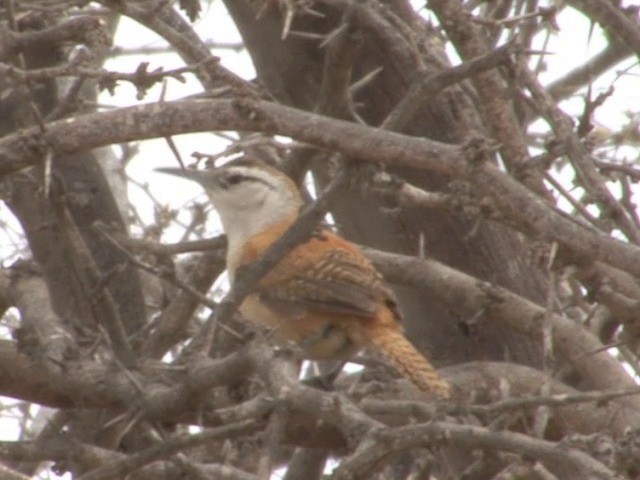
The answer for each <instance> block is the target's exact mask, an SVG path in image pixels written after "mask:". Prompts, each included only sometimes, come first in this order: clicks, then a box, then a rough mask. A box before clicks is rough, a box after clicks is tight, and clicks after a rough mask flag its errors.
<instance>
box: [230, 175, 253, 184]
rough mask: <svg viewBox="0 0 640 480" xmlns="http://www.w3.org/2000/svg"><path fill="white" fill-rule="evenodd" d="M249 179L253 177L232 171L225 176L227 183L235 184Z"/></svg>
mask: <svg viewBox="0 0 640 480" xmlns="http://www.w3.org/2000/svg"><path fill="white" fill-rule="evenodd" d="M250 180H253V179H252V178H251V177H248V176H247V175H241V174H238V173H232V174H231V175H229V176H227V177H225V181H226V183H227V185H237V184H239V183H242V182H247V181H250Z"/></svg>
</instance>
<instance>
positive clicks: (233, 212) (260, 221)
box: [211, 192, 300, 284]
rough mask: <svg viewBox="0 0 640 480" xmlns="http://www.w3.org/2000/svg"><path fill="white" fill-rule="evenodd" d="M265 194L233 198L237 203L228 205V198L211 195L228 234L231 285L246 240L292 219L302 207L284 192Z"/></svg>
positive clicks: (228, 261) (228, 266)
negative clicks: (239, 200)
mask: <svg viewBox="0 0 640 480" xmlns="http://www.w3.org/2000/svg"><path fill="white" fill-rule="evenodd" d="M263 193H265V194H264V195H261V196H254V197H253V198H251V199H249V200H248V201H246V200H245V201H244V202H236V201H233V202H232V203H234V205H229V203H231V202H229V201H228V200H229V199H227V198H215V197H216V196H215V195H211V197H212V201H213V204H214V206H215V207H216V210H217V211H218V215H219V216H220V221H221V223H222V227H223V228H224V231H225V233H226V234H227V242H228V246H227V270H228V274H229V280H230V281H231V283H232V284H233V280H234V276H235V271H236V270H237V268H238V266H239V265H240V263H241V260H242V259H241V256H242V253H243V249H244V246H245V245H246V243H247V241H248V240H249V239H250V238H251V237H253V236H255V235H258V234H260V233H262V232H265V231H267V230H269V228H271V227H274V226H276V225H278V224H281V223H282V222H284V221H285V220H287V219H289V218H291V216H292V215H294V214H297V212H298V210H299V208H300V204H299V201H296V199H294V198H291V197H289V196H288V195H282V192H278V193H277V194H276V193H275V192H263Z"/></svg>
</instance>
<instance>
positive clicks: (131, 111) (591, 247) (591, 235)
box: [0, 100, 640, 275]
mask: <svg viewBox="0 0 640 480" xmlns="http://www.w3.org/2000/svg"><path fill="white" fill-rule="evenodd" d="M203 130H244V131H247V130H258V131H263V132H266V133H271V134H280V135H286V136H290V137H293V138H296V139H298V140H301V141H305V142H309V143H314V144H316V145H319V146H322V147H325V148H330V149H335V150H340V151H341V152H343V153H345V154H346V155H348V156H352V157H354V158H360V159H363V158H364V159H367V160H368V161H371V162H381V163H384V164H387V165H395V166H399V165H404V166H411V167H414V168H422V169H425V170H432V171H434V172H438V173H442V174H447V175H450V176H452V177H458V178H464V179H468V180H469V181H471V182H472V183H473V184H474V185H475V186H476V187H477V188H478V189H479V191H480V192H481V193H482V194H484V195H486V196H487V197H489V198H491V199H492V201H493V202H494V203H495V205H496V207H497V208H498V209H499V210H500V211H501V213H502V214H503V215H505V217H506V218H507V219H508V220H509V222H510V223H513V224H516V225H517V226H518V227H519V228H521V229H522V230H524V231H525V232H526V233H531V232H534V233H536V234H537V235H539V236H541V237H543V238H546V239H548V240H550V241H557V242H559V243H561V244H562V245H563V246H565V247H566V248H567V249H568V250H570V251H571V252H573V253H574V254H575V255H577V256H579V257H583V258H587V259H594V260H601V261H603V262H604V263H608V264H610V265H612V266H615V267H617V268H620V269H621V270H625V271H627V272H629V273H631V274H634V275H640V249H638V248H637V247H635V246H632V245H628V244H626V243H623V242H620V241H618V240H615V239H613V238H610V237H607V236H605V235H602V234H600V233H599V232H596V231H594V230H591V229H589V228H587V227H585V226H583V225H581V224H578V223H576V222H575V221H573V220H572V219H571V218H569V217H568V216H566V215H564V214H562V213H560V212H558V211H556V210H554V209H553V208H552V207H551V206H550V205H549V204H548V203H547V202H545V201H544V200H543V199H542V198H540V197H539V196H537V195H535V194H534V193H532V192H531V191H530V190H528V189H527V188H526V187H524V186H523V185H521V184H520V183H518V182H516V181H515V180H513V179H512V178H511V177H509V176H508V175H506V174H505V173H504V172H502V171H501V170H500V169H499V168H497V167H496V166H495V165H493V164H492V163H490V162H483V161H478V159H477V158H478V152H477V151H474V150H473V149H472V148H466V149H465V148H461V147H456V146H451V145H447V144H444V143H440V142H435V141H431V140H427V139H425V138H416V137H409V136H405V135H399V134H396V133H391V132H385V131H381V130H378V129H374V128H369V127H364V126H361V125H356V124H353V123H349V122H344V121H340V120H336V119H329V118H326V117H322V116H319V115H314V114H311V113H307V112H302V111H300V110H296V109H292V108H288V107H284V106H281V105H276V104H273V103H270V102H265V101H249V100H243V101H232V100H211V101H198V100H193V101H179V102H166V103H162V104H154V105H147V106H139V107H129V108H123V109H119V110H116V111H112V112H104V113H99V114H91V115H84V116H79V117H76V118H75V119H71V120H63V121H58V122H53V123H51V124H48V125H47V128H46V132H45V133H44V134H40V132H39V130H37V129H33V128H32V129H29V130H26V131H24V132H21V133H18V134H13V135H8V136H6V137H4V138H3V139H2V140H0V174H7V173H11V172H14V171H16V170H18V169H21V168H24V167H26V166H28V165H31V164H34V163H37V162H39V161H41V159H42V151H43V147H44V146H45V145H46V146H47V147H48V148H51V149H52V150H53V151H54V152H58V153H74V152H77V151H80V150H85V149H88V148H95V147H98V146H104V145H108V144H111V143H123V142H128V141H132V140H140V139H143V138H153V137H164V136H167V135H175V134H180V133H192V132H197V131H203ZM480 157H482V154H480Z"/></svg>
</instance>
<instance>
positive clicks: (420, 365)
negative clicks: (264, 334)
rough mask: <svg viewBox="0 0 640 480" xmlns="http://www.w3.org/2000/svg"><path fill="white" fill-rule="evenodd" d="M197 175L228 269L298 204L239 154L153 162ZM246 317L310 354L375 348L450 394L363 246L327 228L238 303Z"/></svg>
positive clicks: (281, 181) (260, 249)
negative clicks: (209, 163) (198, 161)
mask: <svg viewBox="0 0 640 480" xmlns="http://www.w3.org/2000/svg"><path fill="white" fill-rule="evenodd" d="M159 171H161V172H163V173H169V174H172V175H177V176H179V177H183V178H187V179H190V180H193V181H196V182H198V183H199V184H200V185H201V186H202V187H203V188H204V189H205V191H206V192H207V194H208V195H209V198H210V199H211V201H212V203H213V205H214V207H215V208H216V210H217V212H218V214H219V216H220V220H221V222H222V226H223V228H224V230H225V232H226V234H227V239H228V251H227V271H228V274H229V278H230V280H231V282H232V283H233V281H234V278H235V277H236V273H237V272H238V269H239V268H241V267H243V266H246V265H248V264H250V263H251V262H254V261H255V260H257V259H258V258H259V257H260V256H261V255H262V254H263V253H264V252H265V251H266V250H267V249H268V248H269V246H271V245H272V244H273V242H275V241H276V240H277V239H278V238H280V237H281V236H282V235H283V234H284V233H285V232H286V231H287V229H288V228H289V227H290V226H291V225H292V224H293V223H294V222H295V220H296V218H297V217H298V215H299V213H300V210H301V208H302V206H303V201H302V197H301V195H300V191H299V190H298V188H297V187H296V185H295V183H294V182H293V181H292V180H291V179H290V178H289V177H287V176H286V175H285V174H284V173H282V172H280V171H279V170H277V169H275V168H273V167H270V166H268V165H266V164H264V163H262V162H258V161H255V160H248V159H241V160H236V161H233V162H229V163H227V164H225V165H223V166H222V167H218V168H215V169H212V170H182V169H175V168H165V169H159ZM240 312H241V313H242V315H243V316H244V317H246V318H247V319H248V320H251V321H253V322H256V323H258V324H262V325H266V326H268V327H272V328H273V335H272V338H274V339H275V340H276V341H281V342H283V341H293V342H295V343H296V344H297V345H298V346H299V347H300V348H302V350H303V352H304V353H305V356H307V358H309V359H313V360H325V359H333V360H347V359H348V358H350V357H351V356H353V355H354V354H355V353H356V352H357V351H358V350H360V349H362V348H367V347H371V348H373V349H375V350H377V351H378V352H380V353H382V354H383V355H384V356H385V357H386V358H387V359H388V360H389V361H390V362H391V363H392V364H393V365H394V366H395V367H396V368H397V369H398V370H399V371H400V373H402V374H403V375H404V376H405V377H407V378H408V379H410V380H411V381H412V382H413V383H414V384H415V385H416V386H417V387H418V388H420V389H421V390H423V391H425V392H430V393H434V394H436V395H438V396H441V397H449V396H450V393H451V390H450V386H449V384H448V383H447V382H446V381H444V380H443V379H442V378H441V377H440V375H439V374H438V372H437V371H436V369H435V368H434V367H433V365H432V364H431V363H430V362H429V360H427V359H426V358H425V357H424V356H423V355H422V354H420V352H418V351H417V350H416V348H415V347H414V346H413V345H412V344H411V343H410V342H409V341H408V340H407V339H406V338H405V336H404V335H403V333H402V326H401V324H400V321H401V315H400V311H399V310H398V307H397V305H396V302H395V300H394V298H393V295H392V293H391V290H390V289H389V288H388V287H387V286H386V285H385V283H384V281H383V280H382V277H381V275H380V274H379V273H378V271H377V270H376V269H375V268H374V266H373V265H372V263H371V262H370V261H369V259H367V258H366V257H365V256H364V255H363V254H362V252H360V250H359V249H358V248H357V247H356V246H354V245H353V244H351V243H349V242H348V241H346V240H344V239H343V238H341V237H339V236H338V235H336V234H334V233H333V232H331V231H330V230H328V229H319V230H318V231H317V232H316V233H315V234H314V235H313V236H312V238H311V239H309V240H308V241H306V242H303V243H302V244H300V245H298V246H297V247H294V248H293V249H292V250H291V251H290V252H288V253H287V254H286V255H285V256H284V258H283V259H282V260H281V261H280V262H279V263H278V264H276V266H275V267H273V268H272V269H271V270H270V271H269V272H268V273H267V274H266V275H265V276H264V277H263V278H262V279H261V280H260V281H259V282H258V284H257V286H256V287H255V289H254V290H253V292H252V293H251V294H249V295H248V296H247V297H246V298H245V300H244V301H243V302H242V304H241V306H240Z"/></svg>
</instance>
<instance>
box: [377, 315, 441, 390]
mask: <svg viewBox="0 0 640 480" xmlns="http://www.w3.org/2000/svg"><path fill="white" fill-rule="evenodd" d="M366 333H367V337H368V340H369V341H370V342H371V343H372V344H373V345H374V346H375V347H376V348H377V349H378V350H379V351H380V352H381V353H383V354H384V356H385V357H387V359H389V361H390V362H391V363H392V364H393V366H394V367H396V368H397V369H398V371H399V372H400V373H401V374H402V375H403V376H405V377H406V378H407V379H409V380H411V382H413V383H414V384H415V385H416V386H417V387H418V388H419V389H420V390H422V391H423V392H427V393H435V394H436V395H438V396H440V397H444V398H449V397H450V396H451V386H450V385H449V384H448V383H447V382H446V381H445V380H444V379H443V378H442V377H441V376H440V375H439V374H438V371H437V370H436V369H435V367H434V366H433V365H432V364H431V362H430V361H429V360H427V359H426V358H425V357H424V356H423V355H422V354H421V353H420V352H419V351H418V350H417V349H416V348H415V347H414V346H413V345H412V344H411V343H410V342H409V340H407V339H406V338H405V336H404V335H403V334H402V332H401V331H400V330H399V329H398V328H396V326H395V325H394V326H388V325H376V326H371V327H369V328H367V329H366Z"/></svg>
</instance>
